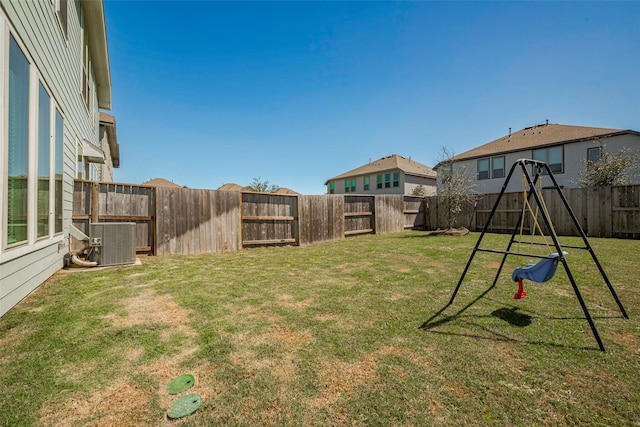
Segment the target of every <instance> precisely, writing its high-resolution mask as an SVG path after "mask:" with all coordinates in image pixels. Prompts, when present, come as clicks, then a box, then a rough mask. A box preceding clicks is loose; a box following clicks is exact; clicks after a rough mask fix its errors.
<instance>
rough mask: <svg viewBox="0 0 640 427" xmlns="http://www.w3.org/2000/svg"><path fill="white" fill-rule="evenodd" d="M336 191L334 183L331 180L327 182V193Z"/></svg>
mask: <svg viewBox="0 0 640 427" xmlns="http://www.w3.org/2000/svg"><path fill="white" fill-rule="evenodd" d="M335 192H336V183H335V182H333V181H331V182H330V183H329V194H334V193H335Z"/></svg>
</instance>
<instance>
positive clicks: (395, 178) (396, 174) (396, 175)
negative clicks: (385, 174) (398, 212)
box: [393, 172, 400, 187]
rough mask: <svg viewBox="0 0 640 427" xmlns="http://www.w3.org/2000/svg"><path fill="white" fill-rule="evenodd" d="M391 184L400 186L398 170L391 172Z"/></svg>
mask: <svg viewBox="0 0 640 427" xmlns="http://www.w3.org/2000/svg"><path fill="white" fill-rule="evenodd" d="M393 186H394V187H399V186H400V173H399V172H394V173H393Z"/></svg>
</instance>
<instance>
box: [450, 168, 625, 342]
mask: <svg viewBox="0 0 640 427" xmlns="http://www.w3.org/2000/svg"><path fill="white" fill-rule="evenodd" d="M528 165H531V166H533V168H534V169H535V170H536V174H535V177H534V178H533V179H532V178H531V174H529V171H528V170H527V166H528ZM518 166H520V168H521V169H522V173H523V176H524V177H525V178H526V181H527V185H528V187H529V190H530V191H529V192H528V194H527V200H526V201H525V200H523V203H525V202H527V203H528V202H529V200H530V199H531V197H532V196H533V198H534V199H535V202H536V204H537V206H538V208H539V211H540V212H541V214H542V218H543V220H544V223H545V225H546V227H547V229H548V230H550V235H551V238H552V240H553V244H554V246H555V248H556V251H557V253H558V255H559V256H558V260H559V262H562V265H563V267H564V269H565V272H566V273H567V277H568V278H569V281H570V282H571V286H572V287H573V291H574V293H575V294H576V297H577V299H578V302H579V303H580V307H581V308H582V312H583V313H584V315H585V317H586V319H587V322H588V323H589V326H590V327H591V332H592V333H593V336H594V337H595V339H596V342H597V343H598V347H599V348H600V350H601V351H606V350H605V347H604V344H603V343H602V340H601V339H600V334H599V333H598V329H597V328H596V325H595V323H594V322H593V319H592V317H591V314H589V309H588V308H587V305H586V304H585V302H584V299H583V298H582V294H581V293H580V289H579V288H578V285H577V284H576V281H575V279H574V277H573V274H571V269H570V268H569V265H568V264H567V261H566V259H565V258H564V256H563V254H562V247H561V246H560V243H559V241H558V236H557V235H556V233H555V230H554V229H553V226H552V223H551V219H550V218H549V214H548V212H547V210H546V209H545V208H544V204H543V202H542V200H541V199H540V196H539V195H538V192H537V191H536V189H535V188H536V187H535V182H537V180H538V178H539V176H540V174H541V173H543V172H546V174H547V175H548V176H549V177H550V178H551V181H552V182H553V185H554V187H555V190H556V191H557V193H558V194H559V195H560V198H561V200H562V203H563V205H564V206H565V208H566V209H567V212H568V213H569V215H570V217H571V220H572V221H573V224H574V225H575V227H576V229H577V230H578V232H579V234H580V237H581V238H582V241H583V243H584V244H585V247H584V248H577V247H576V249H586V250H588V251H589V253H590V254H591V257H592V259H593V261H594V263H595V264H596V266H597V267H598V271H599V272H600V275H601V276H602V278H603V279H604V281H605V283H606V284H607V287H608V288H609V292H610V293H611V295H612V296H613V298H614V300H615V301H616V303H617V304H618V308H619V309H620V311H621V313H622V315H623V316H624V317H625V318H627V319H628V318H629V316H628V315H627V312H626V311H625V309H624V307H623V306H622V302H621V301H620V299H619V298H618V295H617V294H616V292H615V290H614V288H613V285H612V284H611V282H610V281H609V278H608V277H607V275H606V273H605V271H604V269H603V268H602V265H601V264H600V262H599V261H598V258H597V256H596V254H595V252H594V251H593V248H592V247H591V244H590V243H589V240H588V239H587V236H586V234H585V233H584V230H583V229H582V227H581V226H580V223H579V222H578V220H577V218H576V216H575V214H574V213H573V211H572V210H571V207H570V206H569V203H568V202H567V199H566V198H565V196H564V194H563V192H562V190H561V189H560V186H559V185H558V182H557V181H556V179H555V177H554V176H553V172H552V171H551V169H550V168H549V165H547V164H546V163H544V162H540V161H537V160H531V159H520V160H517V161H516V162H515V163H514V164H513V166H511V169H510V170H509V174H508V175H507V178H506V179H505V182H504V184H503V186H502V189H501V190H500V194H499V195H498V198H497V199H496V202H495V204H494V206H493V209H491V213H490V214H489V217H488V218H487V221H486V222H485V224H484V227H483V229H482V233H480V237H478V241H477V242H476V245H475V246H474V248H473V252H472V253H471V256H470V257H469V260H468V261H467V265H466V266H465V268H464V270H463V272H462V275H461V276H460V280H459V281H458V284H457V285H456V288H455V289H454V291H453V294H452V295H451V299H450V300H449V303H448V304H447V306H449V305H451V304H453V300H454V299H455V297H456V294H457V293H458V290H459V289H460V285H462V282H463V281H464V278H465V276H466V274H467V271H468V270H469V267H470V266H471V263H472V262H473V259H474V257H475V255H476V252H478V251H481V252H494V253H501V254H503V257H502V262H501V263H500V267H499V268H498V272H497V273H496V276H495V278H494V280H493V283H492V284H491V287H490V288H489V289H491V288H493V287H494V286H495V285H496V283H497V281H498V278H499V276H500V273H501V272H502V268H503V266H504V264H505V261H506V259H507V256H509V255H527V256H532V257H538V258H544V257H539V256H536V255H531V254H521V253H517V252H511V246H512V245H513V243H514V241H515V236H516V233H517V230H518V228H519V227H520V224H521V222H522V217H520V218H519V219H518V223H517V224H516V226H515V228H514V230H513V233H512V234H511V239H510V240H509V244H508V245H507V248H506V250H504V251H498V250H489V249H481V248H480V244H481V242H482V239H483V237H484V235H485V233H486V232H487V229H488V228H489V225H490V224H491V221H492V219H493V216H494V214H495V212H496V210H497V208H498V206H499V204H500V201H501V199H502V196H503V195H504V193H505V190H506V188H507V186H508V184H509V181H510V180H511V178H512V176H513V173H514V171H515V169H516V168H517V167H518Z"/></svg>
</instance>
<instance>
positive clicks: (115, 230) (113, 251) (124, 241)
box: [89, 222, 136, 266]
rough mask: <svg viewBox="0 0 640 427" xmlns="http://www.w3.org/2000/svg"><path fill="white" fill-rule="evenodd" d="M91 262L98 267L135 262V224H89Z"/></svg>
mask: <svg viewBox="0 0 640 427" xmlns="http://www.w3.org/2000/svg"><path fill="white" fill-rule="evenodd" d="M89 246H91V248H92V249H93V250H92V251H91V255H90V259H91V261H96V262H97V263H98V265H99V266H107V265H121V264H134V263H135V262H136V224H135V222H97V223H91V224H89Z"/></svg>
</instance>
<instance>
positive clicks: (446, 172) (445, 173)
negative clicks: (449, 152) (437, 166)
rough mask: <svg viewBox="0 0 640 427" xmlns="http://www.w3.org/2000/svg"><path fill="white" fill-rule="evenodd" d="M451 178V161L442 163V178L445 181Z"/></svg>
mask: <svg viewBox="0 0 640 427" xmlns="http://www.w3.org/2000/svg"><path fill="white" fill-rule="evenodd" d="M449 178H451V163H447V164H444V165H442V180H443V181H446V180H447V179H449Z"/></svg>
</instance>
